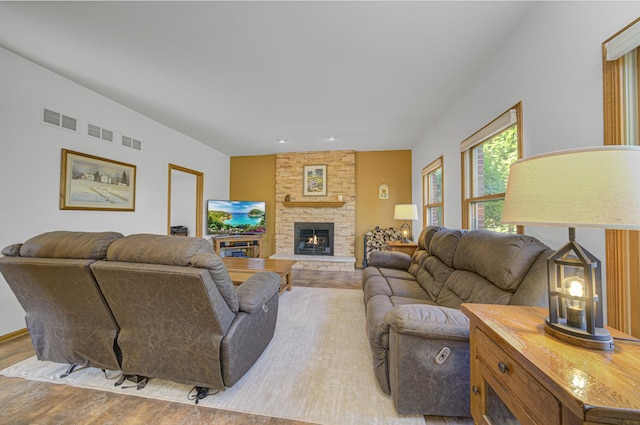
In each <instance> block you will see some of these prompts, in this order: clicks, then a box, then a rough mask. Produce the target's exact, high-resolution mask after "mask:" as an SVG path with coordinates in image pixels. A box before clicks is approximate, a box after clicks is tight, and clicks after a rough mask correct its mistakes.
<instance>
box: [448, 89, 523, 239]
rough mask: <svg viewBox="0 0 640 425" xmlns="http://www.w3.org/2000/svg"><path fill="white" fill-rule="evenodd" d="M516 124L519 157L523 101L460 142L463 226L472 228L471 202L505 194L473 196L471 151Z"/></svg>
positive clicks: (521, 147) (521, 155) (521, 142)
mask: <svg viewBox="0 0 640 425" xmlns="http://www.w3.org/2000/svg"><path fill="white" fill-rule="evenodd" d="M514 124H515V125H516V131H517V134H518V154H517V159H521V158H522V157H523V150H524V149H523V146H524V143H523V139H524V134H523V131H522V128H523V126H522V101H520V102H518V103H516V104H515V105H513V106H512V107H511V108H509V109H507V110H506V111H505V112H503V113H502V114H500V115H499V116H498V117H497V118H495V119H493V120H492V121H491V122H490V123H489V124H487V125H485V126H484V127H482V128H481V129H480V130H478V131H476V132H475V133H473V134H472V135H471V136H469V137H467V138H466V139H465V140H463V141H462V142H461V143H460V173H461V179H460V181H461V185H462V190H461V198H462V199H461V205H462V228H463V229H469V228H470V208H471V204H473V203H476V202H483V201H491V200H496V199H504V197H505V194H504V193H502V194H492V195H484V196H479V197H473V196H471V194H472V193H474V188H473V179H472V178H471V176H472V175H473V164H472V161H471V152H472V151H473V148H475V147H476V146H478V145H480V144H482V143H484V142H486V141H487V140H488V139H490V138H492V137H493V136H495V135H496V134H499V133H500V132H502V131H503V130H505V129H507V128H509V127H511V126H513V125H514ZM516 233H517V234H523V233H524V226H520V225H518V226H516Z"/></svg>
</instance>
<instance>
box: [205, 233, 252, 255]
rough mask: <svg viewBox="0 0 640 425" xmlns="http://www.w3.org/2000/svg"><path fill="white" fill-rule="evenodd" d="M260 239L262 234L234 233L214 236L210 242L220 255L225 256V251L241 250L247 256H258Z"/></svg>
mask: <svg viewBox="0 0 640 425" xmlns="http://www.w3.org/2000/svg"><path fill="white" fill-rule="evenodd" d="M261 240H262V235H237V236H235V235H234V236H214V237H213V239H211V242H212V243H213V249H214V250H215V252H216V254H218V255H219V256H220V257H226V256H227V255H226V254H227V251H236V252H237V251H242V252H244V254H245V255H246V256H247V257H250V258H257V257H260V248H261ZM229 256H231V255H229Z"/></svg>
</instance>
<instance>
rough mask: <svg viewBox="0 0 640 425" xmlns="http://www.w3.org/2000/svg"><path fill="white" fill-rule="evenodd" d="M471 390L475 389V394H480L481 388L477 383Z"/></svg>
mask: <svg viewBox="0 0 640 425" xmlns="http://www.w3.org/2000/svg"><path fill="white" fill-rule="evenodd" d="M471 391H473V393H474V394H475V395H478V394H480V390H479V389H478V387H476V386H475V385H474V386H473V388H471Z"/></svg>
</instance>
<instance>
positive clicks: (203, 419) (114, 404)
mask: <svg viewBox="0 0 640 425" xmlns="http://www.w3.org/2000/svg"><path fill="white" fill-rule="evenodd" d="M292 277H293V285H294V288H293V290H295V286H308V287H320V288H347V289H359V288H360V287H361V286H360V277H361V270H356V271H354V272H353V273H345V272H339V273H338V272H315V271H314V272H305V271H298V270H294V271H293V272H292ZM282 296H286V293H285V294H283V295H282ZM33 355H34V351H33V347H32V345H31V340H30V339H29V337H28V336H22V337H17V338H14V339H11V340H8V341H4V342H2V343H0V369H4V368H5V367H8V366H11V365H12V364H15V363H17V362H19V361H21V360H24V359H26V358H28V357H31V356H33ZM425 419H426V423H427V424H428V425H441V424H464V425H468V424H472V422H471V421H470V419H459V420H458V419H454V418H439V417H426V418H425ZM210 423H215V424H220V425H225V424H234V425H238V424H243V425H244V424H265V425H300V424H305V423H306V422H299V421H291V420H285V419H279V418H271V417H266V416H256V415H248V414H242V413H236V412H229V411H224V410H217V409H211V408H207V407H200V406H197V405H195V404H194V405H190V404H183V403H176V402H167V401H162V400H153V399H148V398H143V397H136V396H129V395H124V394H115V393H109V392H103V391H95V390H83V389H79V388H74V387H71V386H67V385H56V384H48V383H44V382H36V381H27V380H24V379H21V378H7V377H4V376H0V425H4V424H11V425H21V424H38V425H45V424H52V425H53V424H55V425H59V424H74V425H81V424H101V425H103V424H114V425H123V424H144V425H146V424H154V425H156V424H158V425H163V424H171V425H176V424H180V425H182V424H210ZM336 425H340V424H336ZM363 425H366V424H363Z"/></svg>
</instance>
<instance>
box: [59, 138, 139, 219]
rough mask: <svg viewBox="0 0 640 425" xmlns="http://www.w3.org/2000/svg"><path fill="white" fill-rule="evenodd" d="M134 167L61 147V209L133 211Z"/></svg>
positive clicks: (134, 197)
mask: <svg viewBox="0 0 640 425" xmlns="http://www.w3.org/2000/svg"><path fill="white" fill-rule="evenodd" d="M135 207H136V166H135V165H131V164H125V163H124V162H118V161H112V160H110V159H106V158H100V157H97V156H93V155H88V154H84V153H80V152H74V151H70V150H67V149H62V166H61V170H60V209H61V210H105V211H135Z"/></svg>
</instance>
